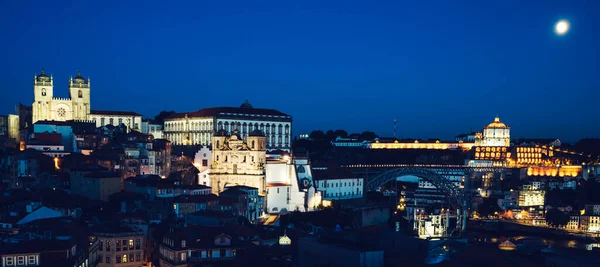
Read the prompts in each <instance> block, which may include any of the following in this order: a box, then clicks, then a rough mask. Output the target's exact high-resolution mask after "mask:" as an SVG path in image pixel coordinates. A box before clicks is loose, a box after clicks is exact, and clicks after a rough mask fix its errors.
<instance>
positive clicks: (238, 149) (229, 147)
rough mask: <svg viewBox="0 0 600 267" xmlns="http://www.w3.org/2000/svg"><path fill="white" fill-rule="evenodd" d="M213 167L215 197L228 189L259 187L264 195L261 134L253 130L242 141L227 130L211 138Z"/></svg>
mask: <svg viewBox="0 0 600 267" xmlns="http://www.w3.org/2000/svg"><path fill="white" fill-rule="evenodd" d="M212 139H213V140H212V143H213V144H214V146H213V150H212V164H211V165H210V169H209V172H210V186H211V187H212V193H213V194H217V195H218V194H219V193H220V192H222V191H223V190H224V188H225V186H233V185H245V186H250V187H255V188H258V189H259V191H258V194H259V195H261V196H262V195H264V193H265V191H266V186H265V161H266V152H267V151H266V143H265V136H264V135H263V134H262V132H261V131H259V130H255V131H252V132H250V133H249V134H248V136H246V138H244V139H242V138H240V136H239V135H238V133H237V131H234V133H233V134H232V135H228V134H227V133H226V132H225V130H220V131H218V132H217V133H216V134H215V136H213V137H212Z"/></svg>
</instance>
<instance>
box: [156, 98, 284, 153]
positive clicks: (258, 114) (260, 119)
mask: <svg viewBox="0 0 600 267" xmlns="http://www.w3.org/2000/svg"><path fill="white" fill-rule="evenodd" d="M219 130H224V131H225V132H227V134H233V132H234V131H237V132H238V135H239V136H240V137H241V138H245V137H246V136H248V134H249V133H250V132H252V131H254V130H260V131H261V132H263V133H264V135H265V144H266V147H267V149H269V150H276V149H280V150H284V151H290V149H291V144H292V137H291V136H292V117H291V116H290V115H287V114H285V113H283V112H280V111H277V110H273V109H261V108H253V107H252V105H250V104H249V103H248V101H246V102H245V103H243V104H242V105H241V106H240V107H239V108H236V107H218V108H205V109H201V110H198V111H195V112H189V113H176V114H173V115H171V116H169V117H168V118H166V119H165V124H164V130H163V133H164V138H165V139H168V140H170V141H171V142H173V143H174V144H176V145H211V144H212V143H211V142H212V136H213V133H215V132H216V131H219Z"/></svg>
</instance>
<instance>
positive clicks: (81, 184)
mask: <svg viewBox="0 0 600 267" xmlns="http://www.w3.org/2000/svg"><path fill="white" fill-rule="evenodd" d="M70 184H71V193H72V194H74V195H80V196H84V197H87V198H89V199H93V200H102V201H106V202H108V201H109V197H110V196H111V195H113V194H116V193H119V192H121V188H122V184H121V177H120V176H119V175H118V174H116V173H114V172H111V171H94V172H90V173H87V174H84V173H81V172H71V181H70Z"/></svg>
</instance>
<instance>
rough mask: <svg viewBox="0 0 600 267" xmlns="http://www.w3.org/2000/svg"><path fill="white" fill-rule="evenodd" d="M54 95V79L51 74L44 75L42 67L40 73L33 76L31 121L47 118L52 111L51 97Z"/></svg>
mask: <svg viewBox="0 0 600 267" xmlns="http://www.w3.org/2000/svg"><path fill="white" fill-rule="evenodd" d="M53 97H54V81H53V78H52V76H50V77H49V76H48V75H46V73H44V69H42V73H41V74H40V75H37V76H34V77H33V104H32V105H31V109H32V113H33V114H32V123H35V122H37V121H39V120H47V119H48V118H50V116H51V112H52V98H53Z"/></svg>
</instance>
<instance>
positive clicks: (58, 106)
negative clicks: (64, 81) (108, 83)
mask: <svg viewBox="0 0 600 267" xmlns="http://www.w3.org/2000/svg"><path fill="white" fill-rule="evenodd" d="M69 95H70V96H69V98H58V97H54V79H53V78H52V76H48V75H46V74H45V73H44V69H42V73H41V74H40V75H37V76H35V77H34V78H33V99H34V100H33V104H32V105H31V108H32V112H33V114H32V123H35V122H37V121H40V120H55V121H67V120H88V116H89V114H90V79H89V78H88V79H85V78H83V77H82V76H81V73H79V72H78V73H77V77H75V78H70V79H69Z"/></svg>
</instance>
